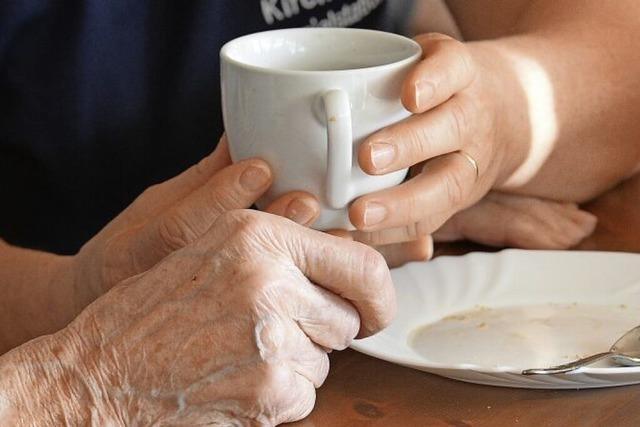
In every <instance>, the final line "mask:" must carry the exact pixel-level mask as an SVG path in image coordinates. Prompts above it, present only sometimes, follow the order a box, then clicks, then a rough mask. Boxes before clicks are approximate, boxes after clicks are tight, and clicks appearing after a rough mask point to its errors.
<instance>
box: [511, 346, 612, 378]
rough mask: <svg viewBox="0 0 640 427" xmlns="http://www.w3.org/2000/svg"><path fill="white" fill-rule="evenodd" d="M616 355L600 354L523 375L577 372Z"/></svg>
mask: <svg viewBox="0 0 640 427" xmlns="http://www.w3.org/2000/svg"><path fill="white" fill-rule="evenodd" d="M615 354H616V353H615V352H613V351H607V352H605V353H598V354H594V355H592V356H589V357H584V358H582V359H578V360H574V361H573V362H570V363H565V364H564V365H558V366H552V367H550V368H539V369H526V370H524V371H522V375H550V374H565V373H567V372H571V371H575V370H576V369H578V368H582V367H583V366H587V365H591V364H592V363H595V362H598V361H600V360H603V359H607V358H609V357H611V356H613V355H615Z"/></svg>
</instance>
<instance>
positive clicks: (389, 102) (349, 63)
mask: <svg viewBox="0 0 640 427" xmlns="http://www.w3.org/2000/svg"><path fill="white" fill-rule="evenodd" d="M420 56H421V49H420V46H419V45H418V44H417V43H415V42H414V41H413V40H410V39H408V38H406V37H402V36H399V35H397V34H391V33H385V32H381V31H372V30H362V29H347V28H298V29H287V30H275V31H267V32H263V33H256V34H251V35H248V36H244V37H240V38H238V39H235V40H232V41H230V42H229V43H227V44H226V45H224V46H223V48H222V50H221V52H220V57H221V79H222V106H223V115H224V124H225V131H226V133H227V138H228V140H229V148H230V152H231V158H232V159H233V161H239V160H242V159H246V158H251V157H259V158H262V159H264V160H266V161H267V162H268V163H269V164H270V165H271V167H272V168H273V171H274V184H273V186H272V188H271V189H270V191H269V192H268V193H267V194H266V195H265V197H263V198H262V199H261V200H260V201H259V202H258V207H259V208H264V207H266V205H267V204H268V203H269V202H271V201H272V200H274V199H275V198H276V197H278V196H280V195H282V194H284V193H286V192H289V191H292V190H303V191H307V192H309V193H311V194H314V195H315V196H316V197H318V199H319V200H320V203H321V205H322V211H321V214H320V217H319V219H318V220H317V221H316V223H315V224H314V228H317V229H320V230H327V229H332V228H345V229H353V226H352V225H351V223H350V221H349V217H348V213H347V208H348V204H349V203H350V202H351V201H352V200H354V199H355V198H357V197H359V196H361V195H363V194H367V193H371V192H373V191H377V190H381V189H384V188H388V187H391V186H394V185H397V184H399V183H401V182H402V181H403V179H404V178H405V176H406V172H407V171H406V170H402V171H398V172H394V173H390V174H387V175H383V176H370V175H367V174H365V173H364V172H363V171H362V170H361V169H360V167H359V166H358V163H357V155H356V153H357V148H358V146H359V144H360V142H361V141H362V140H363V139H364V138H365V137H367V136H368V135H370V134H371V133H373V132H375V131H377V130H379V129H381V128H383V127H386V126H388V125H390V124H392V123H395V122H398V121H400V120H402V119H404V118H406V117H407V116H409V112H408V111H406V110H405V109H404V108H403V106H402V104H401V102H400V91H401V86H402V82H403V80H404V78H405V76H406V74H407V72H408V70H409V69H410V68H411V66H412V65H414V64H415V63H416V62H417V61H418V60H419V58H420Z"/></svg>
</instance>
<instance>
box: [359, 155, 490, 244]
mask: <svg viewBox="0 0 640 427" xmlns="http://www.w3.org/2000/svg"><path fill="white" fill-rule="evenodd" d="M469 158H471V159H475V158H474V157H473V155H472V154H467V155H462V154H461V153H451V154H447V155H444V156H440V157H438V158H436V159H433V160H431V161H429V162H428V163H427V164H425V167H424V168H423V170H422V173H420V174H419V175H417V176H416V177H414V178H413V179H410V180H408V181H407V182H405V183H404V184H402V185H399V186H397V187H393V188H390V189H386V190H382V191H379V192H377V193H372V194H368V195H365V196H362V197H360V198H359V199H357V200H356V201H355V202H354V203H353V204H352V205H351V208H350V209H349V218H350V220H351V222H352V223H353V225H354V226H355V227H356V228H357V229H358V230H360V231H367V232H371V231H376V230H382V229H387V228H395V227H402V226H406V225H407V224H417V225H416V228H417V229H416V234H417V235H426V234H431V233H432V232H433V231H435V230H436V229H437V228H438V227H439V226H440V225H442V224H443V223H444V222H445V221H446V220H447V219H448V218H449V217H450V216H451V215H453V214H454V213H455V212H457V211H458V210H460V209H462V208H464V207H466V206H469V205H471V204H472V203H473V202H475V201H477V200H478V199H479V198H480V197H481V196H482V194H483V193H482V191H481V189H480V188H479V186H478V185H476V184H477V183H478V181H479V180H478V176H479V173H478V169H477V168H478V163H477V160H474V161H473V162H471V161H470V159H469ZM480 167H482V166H481V165H480Z"/></svg>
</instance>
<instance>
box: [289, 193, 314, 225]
mask: <svg viewBox="0 0 640 427" xmlns="http://www.w3.org/2000/svg"><path fill="white" fill-rule="evenodd" d="M284 216H285V217H287V218H289V219H290V220H291V221H293V222H297V223H298V224H301V225H308V224H309V223H310V222H311V220H313V217H314V216H315V209H313V206H311V205H310V204H309V203H307V202H306V201H304V200H303V199H293V200H292V201H290V202H289V204H288V205H287V208H286V209H285V211H284Z"/></svg>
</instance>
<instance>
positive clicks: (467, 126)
mask: <svg viewBox="0 0 640 427" xmlns="http://www.w3.org/2000/svg"><path fill="white" fill-rule="evenodd" d="M449 103H450V114H449V118H450V120H451V127H452V129H453V132H454V136H455V137H456V138H457V139H458V141H465V140H466V139H467V137H468V135H469V134H470V131H471V127H472V120H473V114H472V111H471V110H472V107H473V102H472V101H470V100H469V99H467V98H466V97H465V96H462V95H456V97H454V98H453V99H452V100H451V101H449Z"/></svg>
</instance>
